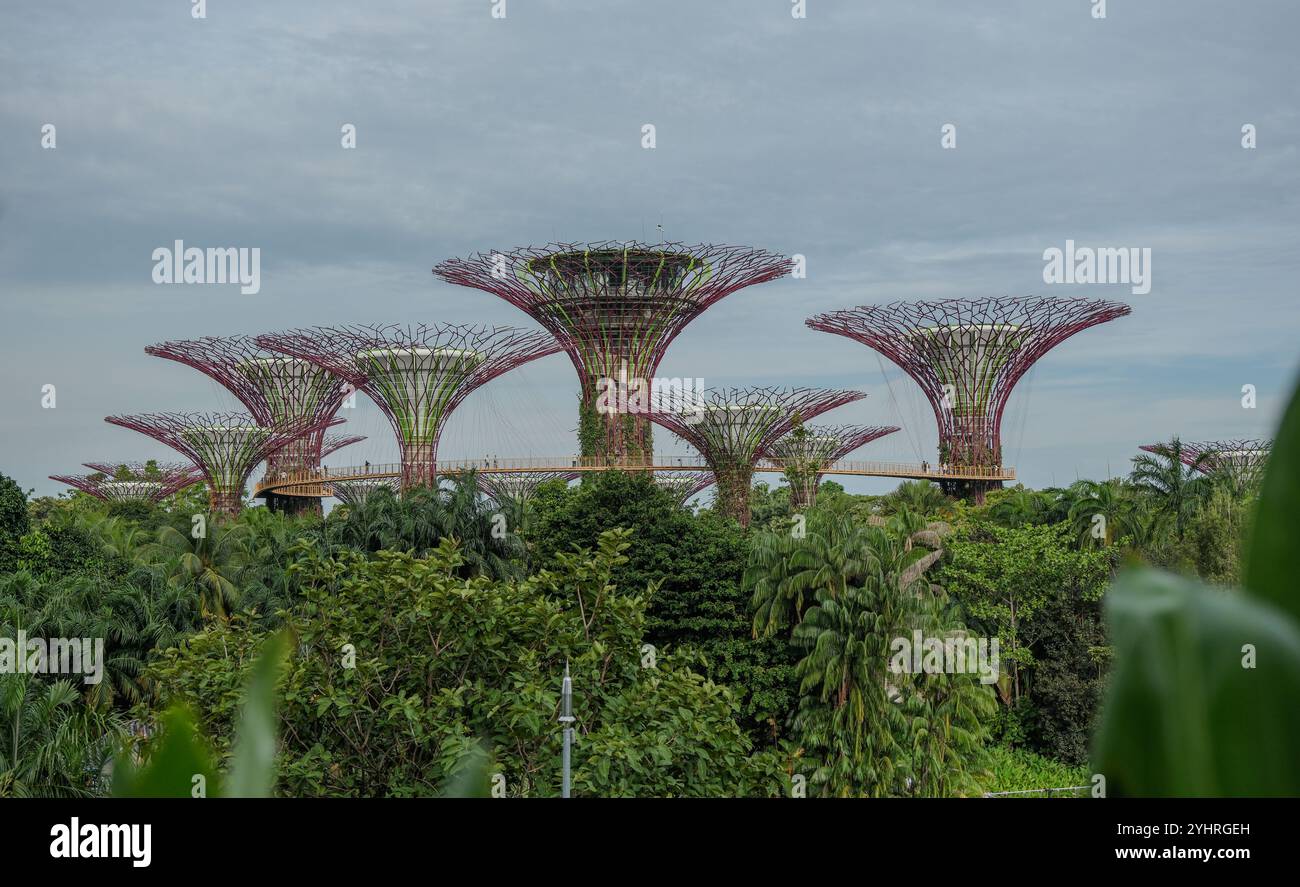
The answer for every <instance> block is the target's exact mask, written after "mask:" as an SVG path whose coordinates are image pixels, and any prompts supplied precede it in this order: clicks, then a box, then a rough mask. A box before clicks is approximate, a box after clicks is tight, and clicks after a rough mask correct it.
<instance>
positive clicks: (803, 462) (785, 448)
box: [765, 423, 899, 511]
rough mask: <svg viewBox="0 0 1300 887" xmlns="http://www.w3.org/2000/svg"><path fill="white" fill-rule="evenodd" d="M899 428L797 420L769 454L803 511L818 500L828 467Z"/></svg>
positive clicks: (794, 506) (794, 503) (796, 507)
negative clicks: (823, 423)
mask: <svg viewBox="0 0 1300 887" xmlns="http://www.w3.org/2000/svg"><path fill="white" fill-rule="evenodd" d="M898 430H899V429H898V426H896V425H836V426H825V425H822V426H812V425H804V424H803V423H797V424H796V425H795V427H794V428H792V429H790V432H789V433H788V434H786V435H785V436H784V437H782V438H781V439H780V440H778V441H777V442H776V443H774V444H772V446H771V447H770V448H769V449H768V451H767V453H766V454H765V455H766V456H767V457H768V458H769V459H771V460H772V461H773V462H775V463H777V464H778V465H780V466H781V468H782V469H783V470H784V471H785V479H786V482H787V483H788V484H790V507H791V508H792V509H794V510H795V511H803V510H804V509H807V508H811V507H812V506H813V503H815V502H816V501H817V487H818V485H820V484H821V480H822V472H823V471H825V470H826V468H827V466H829V465H830V464H831V463H832V462H835V461H837V460H839V459H842V458H844V456H846V455H848V454H849V453H851V452H853V451H854V450H856V449H857V448H858V447H860V446H863V445H864V444H868V443H870V442H871V441H873V440H876V439H877V438H881V437H884V436H885V435H887V434H893V433H894V432H895V431H898Z"/></svg>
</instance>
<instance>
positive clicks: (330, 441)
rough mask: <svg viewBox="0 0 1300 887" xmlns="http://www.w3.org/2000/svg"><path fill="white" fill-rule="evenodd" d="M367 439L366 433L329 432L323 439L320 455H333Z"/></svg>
mask: <svg viewBox="0 0 1300 887" xmlns="http://www.w3.org/2000/svg"><path fill="white" fill-rule="evenodd" d="M365 439H366V436H365V435H364V434H327V435H325V436H324V437H323V438H322V439H321V445H320V457H321V458H322V459H324V458H325V457H326V456H330V455H333V454H334V453H337V452H338V451H339V450H341V449H343V448H344V447H350V446H352V445H353V444H355V443H361V442H362V441H363V440H365Z"/></svg>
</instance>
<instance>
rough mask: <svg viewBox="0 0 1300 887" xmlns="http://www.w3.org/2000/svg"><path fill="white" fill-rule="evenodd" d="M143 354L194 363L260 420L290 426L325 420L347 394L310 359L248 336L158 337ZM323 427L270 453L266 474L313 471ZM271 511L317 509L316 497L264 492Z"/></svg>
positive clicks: (345, 388)
mask: <svg viewBox="0 0 1300 887" xmlns="http://www.w3.org/2000/svg"><path fill="white" fill-rule="evenodd" d="M144 350H145V353H146V354H151V355H153V356H154V357H163V358H166V359H168V360H174V361H176V362H178V363H183V364H185V365H186V366H189V367H192V368H194V369H196V370H198V371H199V372H201V373H204V374H205V375H207V376H208V377H210V378H212V379H213V380H215V381H216V382H218V383H220V384H221V385H222V386H223V387H225V388H226V389H227V390H228V391H230V393H231V394H233V395H234V396H235V397H237V398H238V399H239V400H240V402H241V403H243V405H244V406H245V407H247V408H248V411H249V412H250V413H251V414H252V416H253V418H254V420H255V421H256V422H257V424H259V425H265V426H267V427H272V428H275V427H282V426H292V425H295V424H297V423H301V422H307V423H312V422H316V421H318V420H321V419H329V418H331V417H333V416H334V414H335V413H336V412H338V409H339V406H340V405H341V404H342V403H343V400H344V398H345V397H347V395H348V394H349V393H350V390H349V388H348V383H347V381H346V380H344V379H341V378H339V377H338V376H335V375H332V374H331V373H329V372H327V371H325V370H323V369H322V368H320V367H318V366H316V365H315V364H313V363H311V362H310V361H306V360H301V359H297V358H292V357H285V356H284V355H281V354H275V353H273V352H271V351H268V350H267V349H265V348H263V347H261V346H260V345H258V344H257V341H256V339H255V338H254V337H252V336H205V337H203V338H200V339H182V340H177V341H172V342H161V343H159V344H157V345H150V346H149V347H147V348H145V349H144ZM323 428H324V426H321V430H317V431H314V432H312V433H310V434H306V435H303V436H302V437H299V438H296V439H295V440H293V441H290V442H289V443H288V444H286V445H285V446H284V447H282V448H280V449H279V450H277V451H276V452H275V453H273V454H271V456H270V458H269V459H268V460H267V464H266V474H267V476H268V477H269V478H277V477H288V476H292V475H294V474H311V473H314V472H316V471H318V470H319V469H320V460H321V459H322V458H323V456H324V454H323V453H322V447H323V444H324V430H323ZM267 504H268V506H270V507H271V508H273V509H275V510H286V511H303V510H314V511H316V512H319V511H320V507H321V506H320V499H318V498H314V497H307V496H278V495H270V496H268V497H267Z"/></svg>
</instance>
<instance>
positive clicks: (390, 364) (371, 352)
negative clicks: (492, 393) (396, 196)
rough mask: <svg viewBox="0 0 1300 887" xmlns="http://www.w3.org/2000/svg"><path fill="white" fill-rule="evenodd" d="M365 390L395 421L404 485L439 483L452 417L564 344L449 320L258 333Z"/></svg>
mask: <svg viewBox="0 0 1300 887" xmlns="http://www.w3.org/2000/svg"><path fill="white" fill-rule="evenodd" d="M256 341H257V343H258V344H259V345H261V346H262V347H263V348H267V349H269V350H271V351H275V352H278V353H281V354H286V355H289V356H290V357H297V358H301V359H303V360H308V361H311V362H312V363H313V364H315V365H316V366H318V367H320V368H321V369H323V370H325V371H327V372H329V373H332V374H334V375H335V376H338V377H339V378H341V379H344V380H346V381H347V382H348V383H350V384H351V385H354V386H355V387H356V388H358V389H360V390H362V391H364V392H365V393H366V394H367V395H368V396H369V397H370V399H371V400H373V401H374V402H375V404H376V405H377V406H378V407H379V409H380V410H381V411H383V413H384V415H386V416H387V417H388V420H389V422H390V423H391V424H392V426H393V431H394V432H395V433H396V435H397V441H398V445H399V447H400V448H401V459H402V489H403V490H407V489H410V488H411V487H414V486H435V485H436V483H437V450H438V438H439V436H440V435H441V433H442V429H443V426H444V424H445V422H446V420H447V417H448V416H450V415H451V413H452V411H453V410H455V409H456V407H457V406H459V405H460V403H461V402H462V401H463V400H464V399H465V397H466V396H467V395H469V393H470V392H471V391H473V390H474V389H476V388H478V387H479V386H481V385H483V384H485V383H487V382H489V381H491V380H492V379H495V378H496V377H497V376H499V375H501V374H502V373H505V372H508V371H509V370H512V369H514V368H515V367H517V366H519V365H521V364H524V363H527V362H528V361H530V360H535V359H536V358H538V357H543V356H545V355H547V354H554V353H555V352H557V351H559V350H560V346H559V345H558V344H556V342H555V340H554V339H553V338H552V337H551V336H550V335H549V334H548V333H545V332H542V331H536V332H528V331H525V330H518V329H514V328H512V327H475V326H459V325H453V324H443V325H435V326H426V325H424V324H420V325H417V326H406V327H404V326H401V325H398V324H389V325H377V326H348V327H338V328H323V327H317V328H314V329H308V330H291V331H288V332H283V333H273V334H269V335H264V336H258V337H257V339H256Z"/></svg>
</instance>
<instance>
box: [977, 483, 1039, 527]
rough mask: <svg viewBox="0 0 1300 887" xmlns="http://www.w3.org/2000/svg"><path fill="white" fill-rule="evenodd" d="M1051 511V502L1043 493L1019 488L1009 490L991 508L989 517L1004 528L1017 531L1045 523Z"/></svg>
mask: <svg viewBox="0 0 1300 887" xmlns="http://www.w3.org/2000/svg"><path fill="white" fill-rule="evenodd" d="M1050 510H1051V502H1050V501H1049V500H1048V499H1047V497H1046V496H1044V495H1043V494H1042V493H1037V492H1034V491H1033V490H1026V489H1025V488H1024V487H1023V486H1017V487H1015V488H1014V489H1011V490H1007V491H1006V492H1005V493H1003V494H1002V496H1001V498H999V499H998V501H997V502H995V503H994V504H993V505H991V506H989V517H991V518H993V519H994V520H995V521H997V522H998V523H1000V524H1002V526H1004V527H1011V528H1013V529H1015V528H1018V527H1026V526H1029V525H1031V524H1041V523H1043V522H1044V521H1045V520H1046V518H1047V514H1048V512H1049V511H1050Z"/></svg>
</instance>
